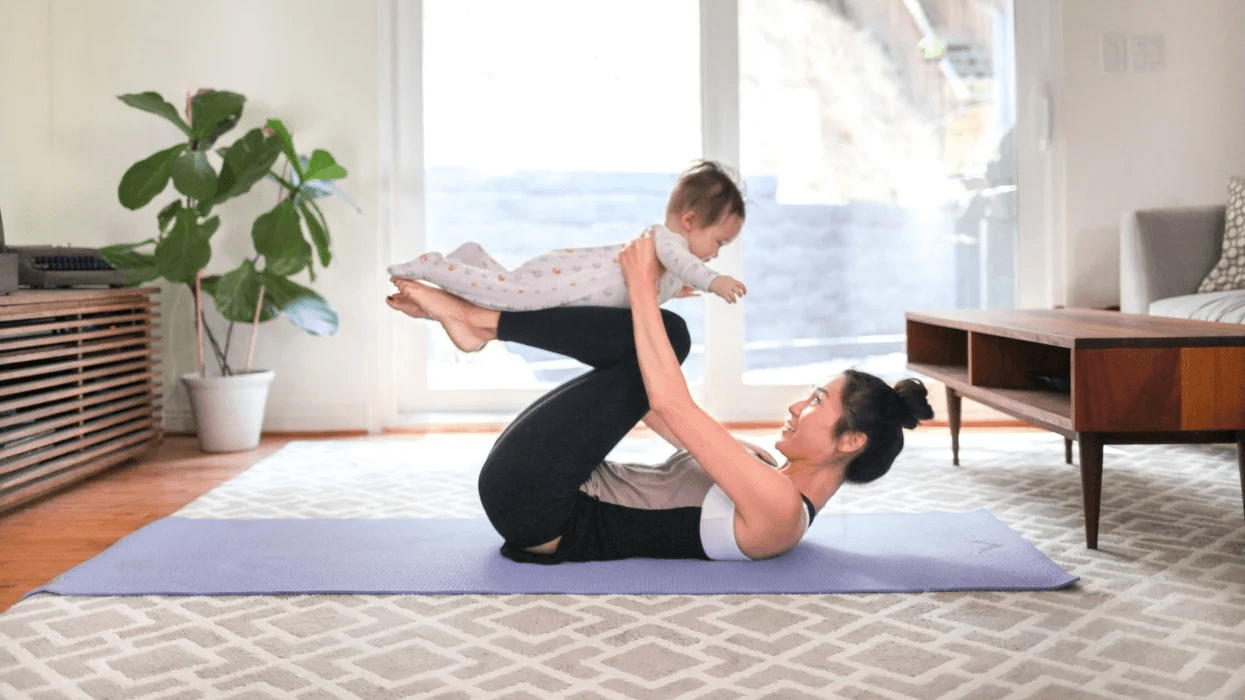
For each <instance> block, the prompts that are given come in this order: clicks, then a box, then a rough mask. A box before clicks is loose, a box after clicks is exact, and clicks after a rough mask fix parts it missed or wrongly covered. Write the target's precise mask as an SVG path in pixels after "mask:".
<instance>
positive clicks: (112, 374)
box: [0, 288, 162, 513]
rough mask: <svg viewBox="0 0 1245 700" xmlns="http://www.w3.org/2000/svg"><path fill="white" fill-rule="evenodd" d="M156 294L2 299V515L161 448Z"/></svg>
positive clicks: (30, 293) (47, 293)
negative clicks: (155, 448) (155, 334)
mask: <svg viewBox="0 0 1245 700" xmlns="http://www.w3.org/2000/svg"><path fill="white" fill-rule="evenodd" d="M155 292H156V290H155V289H148V288H138V289H72V290H20V291H17V292H13V293H11V294H7V295H2V296H0V513H2V512H4V511H6V510H10V509H12V508H14V507H16V506H18V505H20V504H22V503H26V502H27V501H30V500H33V499H35V498H38V497H40V496H43V495H45V494H47V493H49V492H51V491H54V490H57V489H60V488H62V487H64V486H66V485H68V484H71V483H73V482H76V481H79V480H82V479H85V478H87V477H89V476H91V475H93V474H96V473H99V472H101V471H103V470H105V469H108V468H110V467H113V466H116V465H118V464H121V463H122V462H125V461H127V460H130V459H133V458H135V457H137V456H140V455H142V454H143V453H145V452H147V451H148V450H151V449H152V448H154V447H155V446H157V445H158V444H159V443H160V440H161V437H162V433H161V428H160V420H161V417H160V392H159V387H160V381H159V379H160V374H159V368H158V367H157V365H156V362H157V348H156V338H155V336H154V334H153V331H154V329H155V327H156V317H157V314H158V310H157V307H156V300H155V299H154V294H155Z"/></svg>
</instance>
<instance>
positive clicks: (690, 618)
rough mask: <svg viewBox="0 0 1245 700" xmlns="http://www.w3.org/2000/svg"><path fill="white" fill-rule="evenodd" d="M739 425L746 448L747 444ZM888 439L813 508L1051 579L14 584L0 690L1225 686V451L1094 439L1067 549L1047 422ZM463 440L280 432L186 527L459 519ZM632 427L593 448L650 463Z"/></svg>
mask: <svg viewBox="0 0 1245 700" xmlns="http://www.w3.org/2000/svg"><path fill="white" fill-rule="evenodd" d="M747 437H748V439H750V440H753V441H755V442H759V441H760V440H758V439H757V438H756V437H755V436H752V435H748V436H747ZM949 443H950V440H949V438H948V436H947V435H946V433H945V432H943V431H937V430H929V431H921V432H918V433H916V434H915V435H913V436H911V437H910V439H909V446H908V448H907V450H906V451H905V452H904V454H903V455H901V457H900V459H899V460H898V461H897V463H896V465H895V469H894V470H893V471H892V473H891V474H890V475H888V476H887V477H886V478H883V479H882V480H880V481H878V482H875V483H874V484H870V485H866V486H858V487H845V488H844V490H843V491H842V492H840V494H839V495H838V496H836V497H835V499H834V500H833V501H831V503H830V504H829V505H828V506H827V510H828V512H841V513H858V512H925V511H931V510H967V509H972V508H978V507H984V508H988V509H989V510H990V511H991V512H992V513H994V514H995V515H996V516H997V517H998V518H999V519H1000V520H1002V521H1003V522H1005V523H1006V524H1007V525H1009V526H1010V527H1012V528H1013V529H1015V530H1017V531H1018V532H1020V533H1021V534H1022V535H1024V536H1025V537H1026V538H1027V539H1028V540H1029V541H1030V542H1033V543H1034V544H1035V545H1036V546H1037V547H1038V548H1039V549H1040V550H1041V551H1042V552H1043V553H1045V554H1046V555H1047V556H1049V557H1051V558H1052V559H1053V560H1054V561H1055V562H1056V563H1058V564H1060V565H1061V566H1063V567H1064V568H1065V569H1067V570H1068V571H1070V572H1071V573H1073V574H1074V575H1076V576H1079V577H1081V580H1080V582H1079V583H1078V584H1077V585H1076V586H1074V587H1072V588H1069V589H1065V590H1061V591H1052V592H1040V593H1039V592H1028V593H936V594H934V593H930V594H916V595H900V594H896V595H761V596H753V595H749V596H740V595H735V596H718V595H714V596H623V595H609V596H567V595H518V596H238V597H219V598H203V597H125V598H74V597H58V596H52V595H42V594H41V595H35V596H32V597H30V598H27V599H25V600H23V601H22V602H20V603H18V604H17V605H15V606H13V607H12V608H11V609H9V610H8V611H6V612H5V613H3V614H0V698H5V699H8V698H13V699H19V698H21V699H25V698H31V699H34V700H63V699H68V698H83V699H87V700H109V699H122V698H124V699H131V698H140V699H144V700H146V699H156V698H159V699H161V700H173V699H177V700H190V699H193V698H204V699H210V700H215V699H217V698H228V699H234V700H244V699H245V700H259V699H261V698H297V699H299V700H327V699H329V698H350V699H357V698H365V699H369V700H371V699H377V700H379V699H388V698H412V697H418V698H436V699H438V700H450V699H461V698H490V699H492V698H505V699H508V700H520V699H523V700H527V699H536V698H573V699H574V700H597V699H616V700H622V699H629V698H635V699H637V700H649V699H651V700H667V699H672V698H675V699H679V700H683V699H687V700H691V699H696V700H732V699H735V698H749V699H750V698H774V699H779V698H781V699H784V700H785V699H797V700H798V699H801V698H854V699H860V700H875V699H876V700H883V699H892V700H900V699H906V698H917V699H925V698H963V699H965V700H989V699H994V698H1022V699H1033V700H1047V699H1049V700H1056V699H1058V700H1065V699H1071V700H1081V699H1087V698H1111V699H1118V698H1147V699H1148V698H1154V699H1166V698H1191V699H1192V698H1197V699H1198V700H1201V699H1203V698H1214V699H1223V700H1230V699H1237V698H1241V697H1245V671H1243V670H1242V669H1243V668H1245V518H1243V517H1242V506H1241V490H1240V483H1239V480H1238V479H1239V477H1238V473H1237V466H1236V457H1235V451H1234V448H1233V447H1231V446H1130V447H1118V448H1117V447H1108V448H1107V449H1106V454H1105V455H1104V463H1105V474H1104V481H1103V505H1102V524H1101V534H1100V547H1101V549H1099V550H1098V551H1090V550H1087V549H1085V545H1084V530H1083V524H1082V517H1081V495H1080V479H1079V476H1078V472H1077V469H1076V468H1075V467H1073V466H1069V465H1066V464H1064V463H1063V442H1062V439H1060V438H1058V437H1057V436H1053V435H1046V434H1040V433H1035V432H1026V433H1011V432H998V431H969V432H966V433H965V434H964V435H963V436H962V440H961V443H962V451H961V464H962V466H961V467H958V468H957V467H953V466H951V463H950V449H949ZM490 444H491V438H490V437H488V436H474V435H467V436H430V437H428V438H423V439H392V440H357V441H337V442H294V443H290V444H289V445H288V446H286V447H285V448H284V449H282V450H281V451H280V452H279V453H277V454H276V455H274V456H273V457H271V458H269V459H268V460H266V461H264V462H262V463H260V464H259V465H257V466H255V467H254V468H252V469H250V470H249V471H247V472H245V473H243V474H241V475H239V476H238V477H236V478H235V479H233V480H231V481H229V482H227V483H225V484H223V485H222V486H220V487H219V488H217V489H215V490H214V491H212V492H210V493H208V494H206V495H204V496H203V497H202V498H200V499H198V500H197V501H195V502H194V503H192V504H190V505H188V506H187V507H186V508H184V509H182V510H181V511H179V512H178V513H177V515H181V516H185V517H196V518H263V517H281V518H290V517H314V518H332V517H340V518H369V517H370V518H382V517H403V518H409V517H478V516H481V515H482V513H481V511H480V507H479V503H478V500H477V497H476V495H475V485H474V484H475V470H476V469H477V468H478V465H479V463H480V461H481V460H482V458H483V456H484V455H485V454H486V453H487V451H488V448H489V446H490ZM663 452H664V451H663V450H662V448H661V447H660V445H659V444H658V443H657V442H655V441H645V440H636V441H633V442H631V443H629V444H628V445H627V446H626V448H625V449H622V450H620V451H619V452H618V453H617V454H616V455H615V456H616V457H620V458H625V459H637V460H640V459H646V458H650V457H653V456H656V457H658V458H660V457H661V456H664V455H663V454H662V453H663Z"/></svg>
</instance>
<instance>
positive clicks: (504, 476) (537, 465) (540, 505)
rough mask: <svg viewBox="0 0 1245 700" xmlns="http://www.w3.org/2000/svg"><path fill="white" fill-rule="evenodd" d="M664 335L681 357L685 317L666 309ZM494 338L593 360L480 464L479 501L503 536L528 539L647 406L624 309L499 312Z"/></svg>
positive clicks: (549, 532)
mask: <svg viewBox="0 0 1245 700" xmlns="http://www.w3.org/2000/svg"><path fill="white" fill-rule="evenodd" d="M661 315H662V321H663V322H664V323H665V325H666V334H667V335H668V336H669V337H670V343H671V345H673V346H674V352H675V354H676V355H677V356H678V358H679V362H680V363H682V362H683V360H684V359H685V358H686V357H687V353H688V352H689V351H690V350H691V347H692V340H691V336H689V335H688V332H687V323H686V322H684V321H683V319H682V318H681V317H680V316H679V315H678V314H675V313H673V312H671V311H666V310H665V309H663V310H662V312H661ZM497 337H498V339H500V340H509V341H514V342H518V343H522V344H524V345H528V346H531V347H534V348H540V349H542V350H549V351H552V352H556V353H558V354H561V355H565V356H567V357H571V358H574V359H576V360H579V361H580V362H582V363H584V364H586V365H588V366H590V367H592V369H591V370H590V371H588V372H587V373H586V374H583V375H580V376H578V377H576V378H574V379H572V380H570V381H568V382H566V383H565V384H562V385H561V386H559V387H557V388H556V389H554V390H553V391H550V392H549V393H548V394H545V395H544V396H542V397H541V398H540V399H538V400H537V401H536V402H535V403H533V404H532V405H531V406H528V407H527V408H526V409H524V410H523V412H522V413H520V414H519V416H518V417H517V418H515V419H514V422H513V423H511V424H510V425H509V426H508V427H507V428H506V430H505V431H504V432H502V434H501V436H500V437H499V438H497V443H496V444H495V445H493V450H492V452H490V453H489V456H488V459H486V460H485V461H484V467H483V469H481V471H480V482H479V486H480V501H481V503H482V504H483V505H484V512H485V513H486V514H487V515H488V518H489V521H490V522H492V524H493V527H494V528H496V529H497V532H498V533H499V534H501V536H502V537H504V538H505V540H506V543H507V544H509V545H510V546H511V547H514V548H523V547H532V546H535V545H539V544H544V543H545V542H549V541H550V540H553V539H554V538H556V537H558V536H559V531H560V529H561V527H562V524H563V523H564V522H566V519H567V518H568V517H569V516H570V514H571V508H572V507H573V506H574V504H575V499H576V493H577V492H578V490H579V486H580V484H583V483H584V482H585V481H587V480H588V477H589V475H590V474H591V473H592V470H593V469H596V468H597V466H598V465H600V464H601V461H602V460H604V459H605V456H606V455H608V454H609V453H610V450H612V449H614V446H615V445H617V444H618V442H619V441H620V440H622V439H623V437H624V436H625V435H626V434H627V432H628V431H630V430H631V429H632V428H634V427H635V426H636V424H637V423H638V422H639V421H640V419H641V418H643V417H644V415H645V414H646V413H648V395H647V394H646V393H645V391H644V381H643V378H642V377H641V376H640V366H639V363H638V360H637V359H636V352H635V335H634V332H633V329H632V325H631V310H630V309H610V308H602V307H569V308H557V309H548V310H544V311H503V312H502V314H501V317H500V318H499V319H498V322H497Z"/></svg>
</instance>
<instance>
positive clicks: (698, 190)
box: [666, 160, 744, 260]
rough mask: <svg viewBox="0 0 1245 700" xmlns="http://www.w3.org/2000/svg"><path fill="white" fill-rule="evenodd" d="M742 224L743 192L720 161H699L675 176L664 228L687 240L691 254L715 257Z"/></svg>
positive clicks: (707, 258)
mask: <svg viewBox="0 0 1245 700" xmlns="http://www.w3.org/2000/svg"><path fill="white" fill-rule="evenodd" d="M743 225H744V195H743V192H742V191H740V189H739V185H738V184H736V182H735V178H734V177H732V175H731V173H730V172H729V171H728V170H727V169H726V167H725V166H723V165H721V164H720V163H716V162H714V161H711V160H702V161H699V162H697V163H696V164H695V165H693V166H692V167H690V168H688V169H687V170H685V171H684V172H683V174H682V175H680V176H679V181H678V182H676V183H675V185H674V190H673V191H671V193H670V203H669V204H667V205H666V228H668V229H670V230H671V231H674V232H675V233H679V234H682V235H683V237H684V238H686V239H687V246H688V249H689V250H690V251H691V252H692V255H695V256H696V257H698V258H700V259H701V260H709V259H711V258H716V257H717V255H718V249H719V248H721V247H722V246H724V245H726V244H727V243H730V242H731V241H733V240H735V237H736V236H738V235H739V230H740V229H741V228H743Z"/></svg>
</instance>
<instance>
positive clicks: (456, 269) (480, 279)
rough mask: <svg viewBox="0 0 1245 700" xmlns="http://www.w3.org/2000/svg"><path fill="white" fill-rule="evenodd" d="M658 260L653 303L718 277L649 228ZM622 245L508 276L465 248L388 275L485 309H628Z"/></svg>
mask: <svg viewBox="0 0 1245 700" xmlns="http://www.w3.org/2000/svg"><path fill="white" fill-rule="evenodd" d="M650 228H651V229H652V230H653V232H654V235H653V239H654V243H655V247H656V249H657V259H658V260H660V261H661V264H662V265H663V266H665V268H666V271H665V272H663V273H662V275H661V278H660V280H659V281H658V295H657V296H658V303H665V302H666V301H669V300H670V299H673V298H674V297H675V295H676V294H678V292H679V290H680V289H682V288H683V285H684V284H687V285H691V286H692V287H695V288H696V289H699V290H700V291H702V292H707V291H709V283H710V282H712V281H713V280H714V278H716V277H717V276H718V273H717V272H715V271H714V270H712V269H710V268H709V267H708V266H707V265H705V264H704V263H703V262H701V261H700V259H698V258H697V257H696V256H694V255H692V253H691V251H689V250H688V248H687V239H685V238H683V236H680V235H679V234H677V233H675V232H673V231H671V230H670V229H668V228H666V227H665V226H661V225H657V226H652V227H650ZM625 245H626V244H625V243H616V244H613V245H603V246H593V247H589V248H561V249H558V250H552V251H549V252H547V253H543V254H541V255H538V256H536V257H535V258H532V259H531V260H528V261H527V262H525V263H523V264H522V265H520V266H519V267H516V268H515V269H513V270H507V269H506V268H505V267H503V266H502V265H501V263H499V262H497V261H496V260H494V259H493V258H492V257H490V256H489V254H488V253H486V252H485V251H484V249H483V248H482V247H480V244H479V243H465V244H463V245H462V246H460V247H459V248H458V249H457V250H455V251H454V252H452V253H450V254H449V255H441V254H440V253H424V254H423V255H421V256H419V257H418V258H415V259H414V260H412V261H410V262H407V263H403V264H401V265H391V266H390V267H389V274H390V275H392V276H393V277H399V278H404V279H413V280H424V281H427V282H432V283H433V284H435V285H437V286H438V287H440V288H442V289H444V290H445V291H447V292H450V293H451V294H455V295H457V296H460V297H462V298H463V299H466V300H467V301H469V302H471V303H473V304H475V305H477V306H482V307H485V308H488V309H496V310H499V311H535V310H537V309H551V308H554V307H558V306H610V307H615V308H627V307H629V306H630V305H631V300H630V298H629V297H628V296H627V284H626V282H625V281H624V280H623V275H622V268H621V267H620V266H619V264H618V254H619V253H620V252H622V249H623V247H624V246H625Z"/></svg>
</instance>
